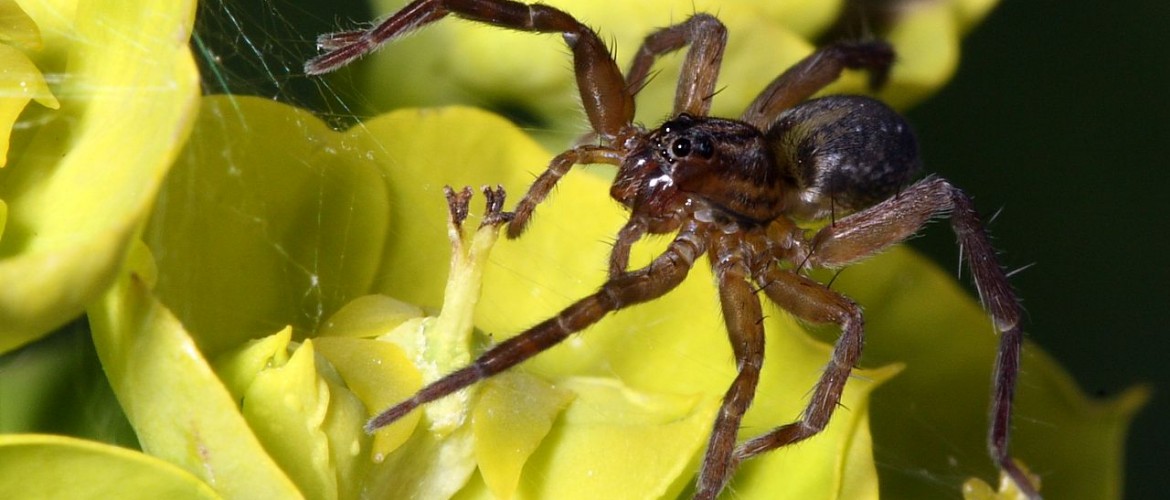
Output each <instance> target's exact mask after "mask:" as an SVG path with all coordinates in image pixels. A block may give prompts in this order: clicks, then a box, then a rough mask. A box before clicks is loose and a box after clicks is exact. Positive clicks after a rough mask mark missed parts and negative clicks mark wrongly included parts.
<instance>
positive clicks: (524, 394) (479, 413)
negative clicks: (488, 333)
mask: <svg viewBox="0 0 1170 500" xmlns="http://www.w3.org/2000/svg"><path fill="white" fill-rule="evenodd" d="M573 397H574V396H573V393H572V392H571V391H568V390H566V389H563V388H560V387H557V386H554V385H552V384H549V383H548V382H545V381H543V380H541V379H539V378H536V377H533V376H532V375H528V374H526V373H522V372H506V373H501V374H500V375H497V376H496V377H493V378H491V379H488V380H487V381H486V382H484V384H483V387H482V388H481V389H480V393H479V399H478V400H477V402H476V405H475V410H474V412H473V413H472V417H471V425H472V426H473V428H474V430H475V460H476V462H477V463H478V464H479V471H480V474H481V475H483V480H484V482H485V483H486V484H487V486H488V488H490V489H491V492H492V493H493V494H494V495H495V496H496V498H501V499H507V498H512V495H513V494H515V492H516V487H517V485H519V483H520V471H521V470H522V469H523V468H524V464H525V463H526V462H527V461H528V457H529V456H531V455H532V453H533V452H534V451H536V448H537V446H538V445H539V444H540V443H541V441H542V440H544V438H545V436H546V435H547V434H548V432H549V430H550V429H551V428H552V424H553V421H554V420H555V419H556V418H557V416H558V415H559V414H560V412H561V410H562V409H564V407H565V406H566V405H568V404H569V402H570V401H572V400H573Z"/></svg>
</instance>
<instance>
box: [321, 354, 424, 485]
mask: <svg viewBox="0 0 1170 500" xmlns="http://www.w3.org/2000/svg"><path fill="white" fill-rule="evenodd" d="M315 344H316V345H317V349H318V350H319V351H320V352H321V354H322V355H323V356H325V358H326V359H328V360H329V363H330V364H332V365H333V367H334V368H335V369H336V370H337V371H338V373H340V374H341V378H342V379H344V380H345V385H346V387H348V388H349V390H350V391H352V392H353V393H354V395H356V396H357V397H358V399H360V400H361V402H362V403H363V404H364V405H365V407H366V410H367V414H366V418H369V417H373V416H374V415H376V414H377V413H378V412H381V411H382V410H385V409H386V408H389V407H390V405H392V404H394V403H398V402H400V401H402V400H404V399H406V398H408V397H410V396H411V395H413V394H414V392H415V391H417V390H419V389H420V388H422V374H421V373H419V371H418V369H417V368H415V366H414V363H412V362H411V360H410V358H408V357H407V356H406V354H405V353H404V352H402V349H401V348H399V347H398V346H397V345H395V344H392V343H390V342H383V341H380V340H373V339H356V338H348V337H318V338H317V339H316V340H315ZM421 417H422V412H417V411H416V412H411V413H409V414H407V415H406V416H404V417H402V419H400V420H398V421H397V422H394V423H393V424H391V425H388V426H386V427H383V428H381V429H379V430H378V432H376V433H375V434H374V443H373V448H372V449H371V452H370V453H371V459H372V460H373V461H375V462H381V461H382V459H383V458H384V457H385V456H386V455H388V454H389V453H390V452H392V451H394V450H395V449H397V448H398V447H399V446H402V443H405V442H406V440H407V438H409V437H410V434H411V433H412V432H414V428H415V426H417V425H418V421H419V418H421ZM363 423H364V422H363Z"/></svg>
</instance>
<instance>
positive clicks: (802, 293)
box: [305, 0, 1039, 499]
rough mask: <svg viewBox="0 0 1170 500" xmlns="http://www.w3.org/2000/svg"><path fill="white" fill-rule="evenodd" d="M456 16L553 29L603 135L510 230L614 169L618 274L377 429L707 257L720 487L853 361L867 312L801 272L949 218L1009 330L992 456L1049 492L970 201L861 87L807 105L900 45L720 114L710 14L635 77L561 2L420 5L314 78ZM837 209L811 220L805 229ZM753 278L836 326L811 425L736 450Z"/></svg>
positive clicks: (711, 470) (851, 258) (753, 311)
mask: <svg viewBox="0 0 1170 500" xmlns="http://www.w3.org/2000/svg"><path fill="white" fill-rule="evenodd" d="M449 14H454V15H455V16H457V17H461V18H464V19H468V20H472V21H477V22H481V23H486V24H491V25H495V26H500V27H503V28H508V29H513V30H519V31H529V32H538V33H561V34H562V36H563V38H564V40H565V43H566V44H568V46H569V48H570V50H571V51H572V57H573V67H574V72H575V75H576V79H577V87H578V90H579V92H580V94H581V102H582V105H583V107H584V110H585V114H586V115H587V116H588V119H589V123H590V125H591V126H592V133H593V134H594V135H595V136H596V137H597V143H595V144H586V145H580V146H576V147H573V148H572V149H569V150H567V151H565V152H563V153H561V154H559V155H557V156H556V157H554V158H553V159H552V161H551V162H550V164H549V165H548V168H547V169H546V170H545V171H544V172H543V173H542V174H541V175H540V176H539V177H538V178H537V179H536V181H535V182H534V183H533V185H532V186H531V187H530V188H529V190H528V193H527V194H526V195H525V196H524V197H523V198H522V199H521V200H520V201H519V202H518V204H517V206H516V208H515V210H514V212H513V213H512V214H510V216H511V220H510V222H508V229H507V233H508V236H509V237H510V238H516V237H518V236H520V235H521V233H522V232H523V231H524V228H525V226H526V225H527V223H528V221H529V219H530V218H531V217H532V214H533V210H534V209H535V208H536V206H537V205H539V204H540V203H541V201H542V200H544V199H545V197H546V196H547V195H548V194H549V192H550V191H551V190H552V189H553V187H554V186H555V185H556V183H557V181H558V180H559V179H560V178H561V177H562V176H564V175H565V174H566V173H567V172H568V171H569V169H570V168H572V167H573V166H574V165H578V164H593V163H603V164H611V165H615V166H617V169H618V171H617V174H616V177H615V178H614V181H613V185H612V187H611V189H610V194H611V196H612V197H613V198H614V199H615V200H617V201H618V202H620V203H621V204H622V205H624V206H625V207H627V208H628V209H629V211H630V217H629V220H628V222H626V223H625V225H624V226H623V227H622V228H621V229H620V231H619V232H618V234H617V238H616V242H615V244H614V249H613V252H612V254H611V257H610V262H609V276H608V280H607V281H606V282H605V283H604V284H602V285H601V287H600V289H599V290H597V292H595V293H593V294H592V295H589V296H587V297H585V298H583V299H581V300H578V301H577V302H575V303H573V304H572V305H570V306H568V307H567V308H565V309H564V310H563V311H561V312H560V313H559V314H557V315H555V316H553V317H552V318H549V319H548V320H546V321H544V322H542V323H540V324H537V325H536V326H533V327H531V328H529V329H528V330H526V331H524V332H522V333H520V334H518V335H517V336H515V337H512V338H510V339H508V340H505V341H503V342H501V343H499V344H497V345H495V346H494V347H492V348H491V349H489V350H487V351H486V352H484V353H483V354H482V355H480V356H479V358H478V359H476V360H474V361H473V362H472V364H470V365H469V366H466V367H464V368H461V369H459V370H456V371H454V372H452V373H450V374H448V375H446V376H444V377H442V378H440V379H439V380H437V381H435V382H433V383H431V384H430V385H427V386H425V387H423V388H422V389H421V390H419V391H418V392H417V393H416V394H414V395H413V396H411V397H410V398H409V399H407V400H405V401H402V402H400V403H398V404H396V405H394V406H392V407H390V408H389V409H387V410H385V411H383V412H382V413H380V414H378V415H377V416H375V417H373V418H372V419H371V420H370V421H369V422H368V423H367V425H366V430H367V431H370V432H372V431H374V430H376V429H378V428H381V427H383V426H386V425H388V424H390V423H392V422H394V421H395V420H397V419H399V418H401V417H403V416H404V415H406V414H407V413H409V412H411V411H414V410H415V409H417V408H418V407H419V406H421V405H423V404H426V403H428V402H431V401H434V400H436V399H439V398H442V397H444V396H446V395H448V394H451V393H453V392H455V391H458V390H460V389H463V388H465V387H468V386H470V385H472V384H474V383H476V382H478V381H480V380H483V379H485V378H487V377H491V376H493V375H495V374H497V373H500V372H502V371H504V370H507V369H509V368H511V367H513V366H515V365H516V364H518V363H521V362H523V361H525V360H527V359H528V358H530V357H532V356H535V355H537V354H539V353H541V352H543V351H544V350H546V349H549V348H550V347H552V346H554V345H556V344H558V343H559V342H561V341H563V340H565V339H566V338H567V337H569V336H570V335H572V334H574V333H577V332H580V331H582V330H584V329H585V328H587V327H589V326H590V325H592V324H593V323H596V322H597V321H599V320H600V319H601V318H603V317H605V316H606V315H607V314H609V313H611V312H614V311H617V310H619V309H622V308H625V307H629V306H632V305H634V304H638V303H641V302H646V301H650V300H654V299H657V298H658V297H661V296H662V295H664V294H666V293H667V292H669V291H671V290H672V289H673V288H675V287H676V286H678V285H679V283H681V282H682V281H683V278H685V277H686V276H687V274H688V272H689V271H690V269H691V267H692V266H693V265H694V263H695V261H696V260H697V259H699V258H700V257H702V256H703V254H707V257H708V259H709V260H710V263H711V267H712V270H713V272H714V275H715V279H716V282H717V285H718V291H719V301H720V305H721V307H722V310H723V315H724V318H725V322H726V326H727V330H728V333H729V335H730V340H731V344H732V349H733V352H734V356H735V360H736V364H737V368H738V371H737V375H736V376H735V378H734V380H733V382H732V383H731V386H730V387H729V388H728V390H727V393H726V395H725V396H724V398H723V402H722V405H721V407H720V410H719V412H718V413H717V416H716V418H715V422H714V424H713V426H712V431H711V436H710V439H709V442H708V444H707V448H706V452H705V454H704V457H703V460H702V466H701V470H700V472H699V475H698V478H697V480H696V490H695V498H700V499H710V498H714V497H715V496H717V495H718V494H719V492H720V491H722V489H723V488H724V487H725V486H726V485H727V483H728V480H729V479H730V478H731V476H732V475H733V473H734V471H735V469H736V467H737V466H738V465H739V464H740V463H741V462H743V461H744V460H747V459H749V458H751V457H754V456H756V455H759V454H761V453H765V452H767V451H770V450H774V449H777V448H780V447H783V446H786V445H790V444H793V443H796V442H799V441H802V440H804V439H807V438H809V437H811V436H814V435H816V434H817V433H818V432H820V431H821V430H822V429H824V428H825V426H826V425H827V424H828V422H829V419H830V417H831V416H832V414H833V411H834V410H835V409H836V407H837V405H838V402H839V401H840V399H841V393H842V390H843V389H844V387H845V382H846V380H847V379H848V378H849V375H850V372H851V370H852V368H853V367H854V366H855V365H856V364H857V362H858V360H859V358H860V356H861V350H862V343H863V337H864V331H863V319H862V313H861V309H860V308H859V307H858V306H857V304H855V303H854V302H853V301H852V300H850V299H849V298H848V297H845V296H843V295H841V294H839V293H837V292H835V291H833V290H832V289H830V288H829V287H828V286H826V285H824V284H821V283H819V282H817V281H814V280H813V279H811V278H809V277H808V276H807V271H808V270H809V269H813V268H829V269H836V268H841V267H844V266H847V265H849V264H852V263H854V262H857V261H860V260H863V259H865V258H867V257H869V256H871V255H873V254H875V253H878V252H880V251H882V250H883V249H886V248H887V247H890V246H892V245H894V244H896V243H899V242H901V241H903V240H905V239H907V238H908V237H910V236H912V235H914V234H915V233H916V232H918V231H919V230H920V229H921V228H922V227H923V226H924V225H925V224H926V223H927V222H928V221H930V219H932V218H935V217H940V216H948V215H949V217H950V221H951V225H952V227H953V229H954V232H955V233H956V236H957V238H958V242H959V244H960V245H961V248H962V249H963V250H964V252H965V253H966V256H967V263H968V266H969V267H970V269H971V274H972V275H973V276H974V281H975V285H976V288H977V289H978V293H979V297H980V299H981V301H982V303H983V304H984V307H985V309H986V310H987V311H988V313H989V315H990V316H991V318H992V320H993V322H994V324H995V326H996V328H997V330H998V331H999V333H1000V343H999V351H998V355H997V359H996V364H995V371H994V373H995V376H994V390H993V393H992V398H991V406H992V410H991V423H990V430H989V434H988V446H989V450H990V454H991V456H992V458H993V460H994V461H995V462H996V463H997V464H998V466H999V468H1000V469H1001V470H1002V471H1004V472H1005V473H1006V474H1008V475H1009V476H1010V477H1011V478H1012V479H1013V480H1014V481H1015V482H1016V483H1017V484H1019V486H1020V487H1021V489H1022V490H1023V491H1024V492H1025V493H1026V494H1027V495H1028V496H1029V497H1031V498H1033V499H1036V498H1039V494H1038V493H1037V491H1036V489H1035V488H1034V487H1033V486H1032V485H1031V483H1030V482H1029V480H1028V479H1027V478H1026V476H1025V475H1024V473H1023V472H1022V471H1021V470H1020V468H1019V467H1018V466H1017V465H1016V464H1015V463H1014V462H1013V460H1012V459H1011V457H1010V455H1009V450H1008V445H1009V429H1010V426H1011V425H1010V424H1011V414H1012V399H1013V395H1014V389H1015V385H1016V377H1017V373H1018V371H1019V362H1020V349H1021V344H1022V332H1021V327H1020V318H1021V307H1020V304H1019V301H1018V299H1017V298H1016V296H1015V293H1014V292H1013V291H1012V289H1011V286H1010V285H1009V283H1008V279H1007V275H1006V274H1005V273H1004V271H1003V269H1002V268H1001V267H1000V265H999V263H998V262H997V260H996V254H995V250H994V249H993V248H992V246H991V244H990V241H989V238H988V235H987V232H986V231H985V229H984V227H983V224H982V223H981V221H980V219H979V216H978V214H977V213H976V211H975V209H974V207H973V204H972V201H971V198H970V197H969V196H968V195H967V194H965V193H964V192H963V191H961V190H959V189H958V188H956V187H955V186H953V185H952V184H951V183H949V182H947V181H946V180H945V179H943V178H940V177H937V176H927V177H925V178H923V179H921V180H919V181H917V182H914V179H915V177H916V176H917V173H918V170H919V164H920V161H919V157H918V150H917V149H918V148H917V141H916V139H915V137H914V135H913V133H912V131H911V129H910V127H909V125H908V124H907V122H906V121H905V119H904V118H902V117H901V116H900V115H898V114H897V113H896V112H894V111H893V110H891V109H890V108H889V107H887V106H886V105H885V104H883V103H881V102H880V101H878V100H875V99H872V98H869V97H862V96H849V95H834V96H828V97H821V98H816V99H810V98H811V97H812V95H813V94H814V93H816V92H817V91H819V90H820V89H822V88H823V87H825V86H826V85H827V84H829V83H831V82H832V81H834V80H836V79H837V78H838V77H839V76H840V74H841V73H842V71H843V70H844V69H847V68H849V69H861V70H867V71H868V72H869V74H870V85H871V86H872V87H875V88H876V87H878V86H880V85H881V84H882V83H883V82H884V81H885V79H886V76H887V74H888V71H889V68H890V66H891V65H892V63H893V61H894V52H893V50H892V48H891V47H890V46H889V45H887V44H885V43H882V42H877V41H872V42H839V43H835V44H832V45H828V46H826V47H824V48H821V49H820V50H818V51H816V52H815V53H813V54H812V55H810V56H808V57H807V58H805V59H803V60H802V61H800V62H798V63H797V64H796V65H794V66H792V67H791V68H789V69H788V70H786V71H784V72H783V73H781V74H780V75H779V76H778V77H777V78H776V79H775V80H773V81H772V82H771V83H770V84H769V85H768V86H767V87H766V88H765V89H764V90H763V91H762V92H761V93H760V94H759V96H758V97H756V98H755V100H754V101H753V102H752V103H751V104H750V105H749V106H748V107H747V110H746V111H744V112H743V114H742V115H741V116H740V117H739V118H738V119H725V118H716V117H711V116H708V111H709V109H710V105H711V98H712V96H713V95H714V94H715V81H716V77H717V76H718V73H719V67H720V63H721V60H722V56H723V50H724V46H725V44H726V41H727V31H726V28H725V27H724V26H723V24H722V23H721V22H720V21H719V20H718V19H716V18H715V17H714V16H711V15H708V14H702V13H697V14H694V15H693V16H691V17H690V18H688V19H687V20H685V21H683V22H681V23H678V24H675V25H673V26H669V27H666V28H662V29H659V30H657V31H655V32H653V33H651V34H650V35H649V36H647V37H646V38H645V40H644V42H643V43H642V45H641V48H640V49H639V50H638V52H637V53H636V55H635V56H634V59H633V63H632V65H631V66H630V69H629V71H627V72H626V73H625V74H624V75H623V74H622V72H621V70H620V69H619V68H618V65H617V63H616V62H615V61H614V60H613V58H612V56H611V55H610V52H609V50H608V49H607V47H606V46H605V44H604V43H603V42H602V41H601V39H600V38H599V37H598V35H597V34H596V33H595V32H594V31H593V30H592V29H590V28H588V27H587V26H585V25H584V24H582V23H581V22H580V21H578V20H577V19H576V18H574V17H572V16H571V15H569V14H568V13H565V12H563V11H561V10H558V9H555V8H553V7H549V6H546V5H540V4H535V5H529V4H524V3H519V2H514V1H509V0H416V1H414V2H412V3H410V4H409V5H407V6H405V7H404V8H402V10H400V11H398V12H396V13H394V14H393V15H391V16H390V17H388V18H386V19H385V20H384V21H382V22H381V23H379V24H378V25H377V26H375V27H373V28H371V29H369V30H360V31H346V32H339V33H331V34H325V35H322V36H321V37H320V38H319V40H318V45H319V47H320V48H321V49H323V50H325V51H326V52H325V53H323V54H322V55H320V56H318V57H316V58H314V59H312V60H310V61H309V62H307V63H306V65H305V71H306V73H308V74H321V73H325V72H329V71H332V70H334V69H337V68H339V67H341V66H344V65H346V64H348V63H349V62H351V61H353V60H354V59H356V58H358V57H361V56H362V55H364V54H367V53H369V52H371V51H373V50H375V49H377V48H378V47H380V46H381V45H383V44H385V43H387V42H389V41H391V40H394V39H395V38H398V37H400V36H402V35H404V34H406V33H408V32H410V31H412V30H414V29H418V28H420V27H422V26H424V25H426V24H429V23H433V22H435V21H438V20H440V19H442V18H444V17H446V16H447V15H449ZM685 46H689V49H688V51H687V53H686V56H685V58H684V61H683V63H682V65H683V66H682V73H681V74H682V75H683V76H682V77H681V78H680V80H679V82H678V87H677V91H676V94H675V101H674V111H673V116H672V117H671V118H669V119H668V120H666V121H665V122H664V123H662V125H660V126H658V127H657V128H653V129H647V128H644V127H643V126H641V125H639V124H636V123H634V121H633V119H634V97H635V95H636V94H637V93H638V91H639V90H640V89H641V88H642V86H643V85H644V84H645V83H646V80H647V78H648V76H649V75H650V68H651V66H652V64H653V63H654V62H655V60H656V59H657V58H658V57H660V56H662V55H664V54H667V53H670V52H673V51H677V50H680V49H682V48H683V47H685ZM826 220H828V223H827V225H825V226H824V227H823V228H822V229H819V230H816V231H811V230H805V229H803V228H802V226H800V225H798V224H800V223H806V222H812V221H826ZM652 234H674V238H673V240H672V241H671V243H670V244H669V246H668V247H667V249H666V250H665V251H664V252H663V253H662V254H661V255H659V256H658V257H657V258H655V259H653V261H651V262H650V263H649V264H648V265H646V266H645V267H643V268H641V269H629V268H628V261H629V255H630V250H631V247H632V246H633V245H634V244H635V242H637V241H638V240H640V239H642V238H643V237H645V236H647V235H652ZM759 291H762V292H763V293H764V295H766V296H767V297H768V299H770V300H771V301H772V302H774V303H776V304H777V305H779V306H780V307H781V308H783V309H785V310H786V311H788V312H789V313H791V314H792V315H794V316H795V317H796V318H799V319H800V320H803V321H805V322H809V323H818V324H836V325H837V326H838V327H840V329H841V335H840V337H839V339H838V340H837V342H836V343H835V345H834V347H833V351H832V357H831V360H830V362H829V364H828V365H827V367H826V368H825V370H824V373H823V374H822V375H821V377H820V379H819V380H818V381H817V383H816V385H815V386H814V388H813V390H812V393H811V398H810V402H809V403H808V405H807V407H806V409H805V410H804V411H803V413H802V414H801V416H800V417H799V419H798V420H797V421H795V422H792V423H789V424H786V425H782V426H779V427H777V428H775V429H773V430H771V431H769V432H766V433H764V434H763V435H761V436H758V437H754V438H751V439H748V440H747V441H744V442H742V443H737V442H736V440H737V439H736V438H737V432H738V430H739V427H740V422H741V419H742V418H743V416H744V413H745V412H746V411H747V409H748V406H749V405H750V404H751V402H752V399H753V397H754V396H755V390H756V386H757V383H758V382H759V376H760V369H761V366H762V364H763V355H764V331H763V323H762V318H763V312H762V306H761V302H760V299H759V297H758V296H757V292H759Z"/></svg>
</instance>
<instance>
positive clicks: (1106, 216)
mask: <svg viewBox="0 0 1170 500" xmlns="http://www.w3.org/2000/svg"><path fill="white" fill-rule="evenodd" d="M960 65H961V66H960V69H959V73H958V75H956V77H955V78H954V80H952V82H951V83H950V84H948V85H947V86H946V87H945V88H944V89H943V91H942V92H941V93H940V94H939V95H937V96H935V97H933V98H931V99H929V100H927V101H926V102H924V103H923V104H921V105H919V106H918V107H917V108H915V109H914V110H912V111H910V112H909V116H910V118H911V120H912V121H913V123H914V124H915V126H916V128H917V131H918V133H919V136H920V139H921V144H922V148H923V149H924V155H925V157H926V164H927V169H928V170H931V171H934V172H938V173H940V174H942V175H944V176H945V177H947V178H950V179H951V180H953V181H954V182H955V183H956V184H957V185H959V186H961V187H963V188H964V189H966V190H967V191H968V192H970V193H971V194H972V195H973V196H975V198H976V200H975V201H976V204H977V206H978V207H979V208H980V209H981V211H983V212H985V213H994V212H995V211H997V210H1000V209H1002V211H1001V212H1000V215H999V217H998V219H997V220H996V221H995V222H994V223H993V224H992V233H993V235H994V236H995V238H996V245H997V247H998V248H999V249H1000V250H1001V251H1002V252H1003V258H1004V260H1005V261H1006V262H1007V264H1008V266H1009V267H1010V268H1017V267H1022V266H1025V265H1029V264H1034V265H1033V266H1032V267H1030V268H1028V269H1027V270H1024V271H1023V272H1021V273H1019V274H1018V275H1016V276H1015V277H1014V278H1013V282H1014V283H1015V285H1016V288H1017V289H1018V291H1019V292H1020V294H1021V295H1022V296H1023V299H1024V301H1025V302H1024V303H1025V306H1026V308H1027V311H1028V316H1029V317H1028V320H1029V323H1028V328H1027V331H1028V334H1029V336H1030V338H1031V339H1032V340H1034V341H1035V342H1037V343H1039V344H1040V345H1042V346H1043V347H1044V349H1046V350H1047V351H1048V352H1050V353H1052V355H1053V356H1054V357H1056V358H1057V359H1058V360H1059V361H1060V362H1061V363H1062V364H1063V365H1064V366H1065V368H1066V369H1067V370H1068V371H1069V372H1070V373H1071V374H1072V375H1073V376H1074V377H1075V378H1076V380H1077V381H1078V382H1079V383H1080V385H1081V386H1082V388H1084V389H1085V390H1086V391H1088V392H1089V393H1090V394H1097V395H1101V396H1112V395H1116V394H1117V393H1118V392H1119V391H1121V390H1122V389H1124V388H1126V387H1128V386H1130V385H1133V384H1135V383H1146V384H1150V385H1152V386H1153V388H1154V397H1153V399H1152V400H1151V402H1150V404H1149V405H1148V406H1147V407H1146V408H1144V409H1143V410H1142V412H1141V413H1140V414H1139V415H1138V416H1137V418H1136V420H1135V424H1134V426H1133V427H1132V430H1131V434H1130V437H1129V442H1128V455H1127V459H1128V464H1127V481H1126V487H1127V488H1126V498H1135V499H1136V498H1150V499H1152V498H1165V497H1164V495H1165V486H1164V480H1165V474H1166V464H1167V463H1170V452H1168V451H1167V450H1170V434H1168V433H1167V432H1166V430H1165V428H1164V427H1162V424H1163V423H1165V421H1166V418H1167V417H1168V416H1170V399H1168V395H1170V394H1168V393H1167V388H1170V369H1168V368H1167V367H1166V365H1165V363H1164V362H1163V361H1162V360H1163V357H1164V356H1165V355H1166V353H1167V352H1168V350H1170V349H1168V348H1170V341H1168V340H1167V334H1168V333H1170V332H1168V330H1170V327H1168V325H1170V301H1168V299H1170V262H1168V260H1167V256H1168V255H1170V235H1168V234H1167V233H1170V216H1168V215H1167V210H1166V209H1165V205H1166V200H1167V199H1168V198H1170V175H1168V173H1167V171H1168V170H1170V148H1168V145H1170V125H1168V123H1170V98H1168V96H1167V94H1166V92H1167V91H1168V90H1170V4H1167V3H1165V2H1163V1H1146V0H1127V1H1119V2H1087V1H1080V2H1057V1H1049V0H1043V1H1035V0H1033V1H1029V2H1023V1H1012V0H1008V1H1004V2H1001V4H1000V5H999V6H998V7H997V8H996V10H995V11H993V12H992V13H991V15H990V17H988V18H987V20H986V21H985V22H984V23H983V24H982V25H981V26H979V27H978V28H977V29H976V30H975V31H974V32H973V33H972V34H971V35H970V36H969V37H968V38H966V40H965V41H964V45H963V55H962V58H961V62H960ZM928 233H929V234H928V235H927V236H925V237H923V238H921V239H919V240H916V241H915V242H914V245H915V246H916V247H918V248H920V249H923V250H925V251H927V252H928V253H930V254H931V255H932V257H934V258H935V259H936V260H938V261H939V262H941V263H943V265H944V266H947V267H948V268H950V269H955V268H956V266H957V254H956V252H955V247H954V243H953V242H952V241H951V239H950V238H951V236H950V235H949V234H948V232H947V231H945V230H942V229H940V228H936V229H935V230H934V231H928Z"/></svg>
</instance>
